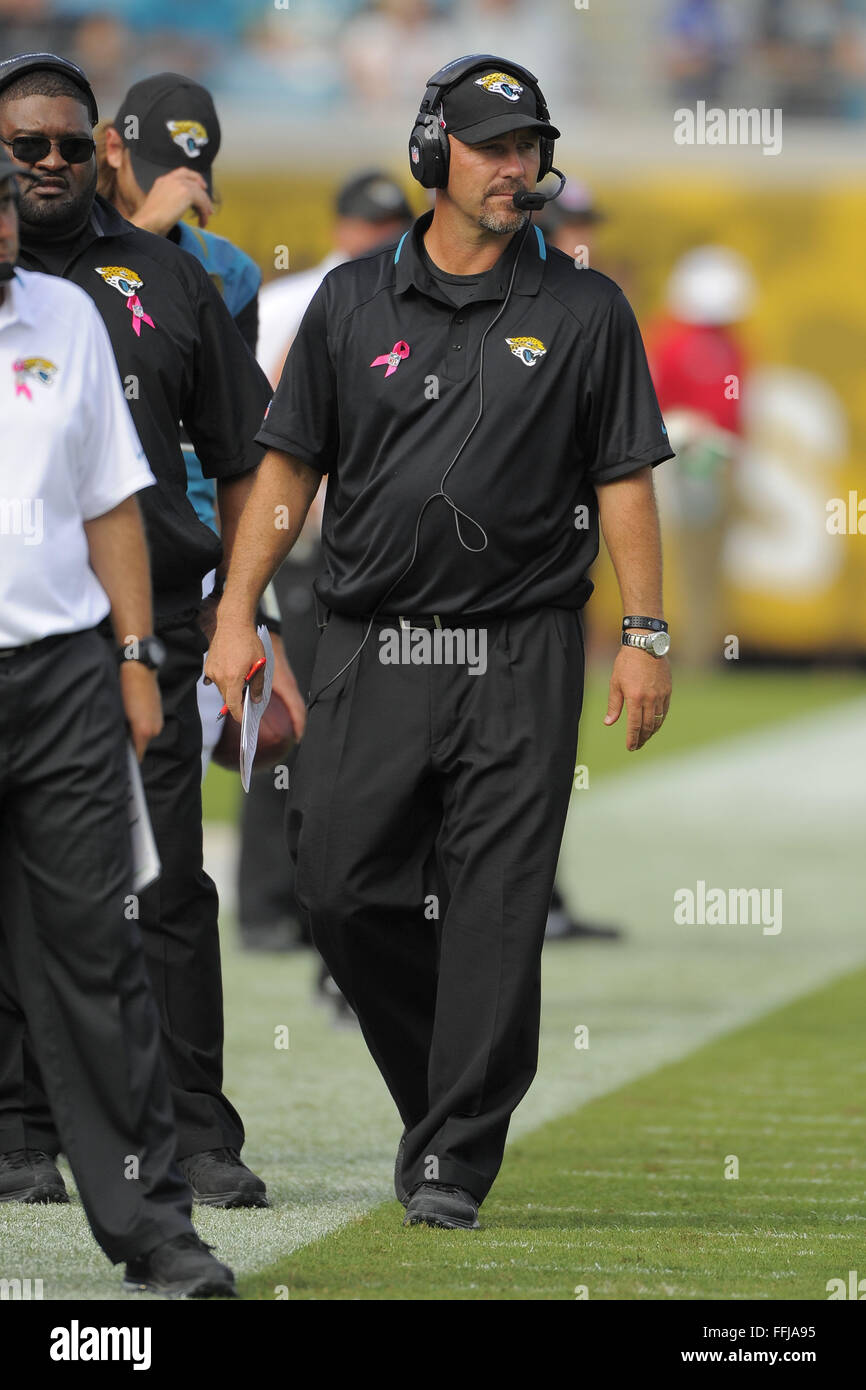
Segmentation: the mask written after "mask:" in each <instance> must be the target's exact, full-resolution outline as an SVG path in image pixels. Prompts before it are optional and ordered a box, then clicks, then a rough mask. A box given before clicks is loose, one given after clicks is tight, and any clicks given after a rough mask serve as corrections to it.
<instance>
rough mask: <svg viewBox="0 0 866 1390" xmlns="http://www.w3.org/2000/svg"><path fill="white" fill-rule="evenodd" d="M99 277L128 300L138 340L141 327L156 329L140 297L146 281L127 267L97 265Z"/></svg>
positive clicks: (96, 269)
mask: <svg viewBox="0 0 866 1390" xmlns="http://www.w3.org/2000/svg"><path fill="white" fill-rule="evenodd" d="M93 268H94V270H95V271H96V273H97V275H101V276H102V278H103V280H104V281H105V283H106V285H111V287H112V288H113V289H115V290H118V291H119V292H120V294H122V295H124V296H125V298H126V307H127V309H128V310H129V312H130V313H131V314H132V327H133V330H134V331H135V336H136V337H137V338H140V337H141V325H142V324H143V323H147V324H150V327H151V328H156V324H155V323H154V321H153V319H152V318H151V317H150V314H147V313H145V310H144V305H143V304H142V302H141V300H140V299H139V297H138V291H139V290H140V289H143V288H144V281H143V280H142V278H141V276H140V275H137V274H136V272H135V271H134V270H130V269H129V268H128V266H125V265H97V266H94V267H93Z"/></svg>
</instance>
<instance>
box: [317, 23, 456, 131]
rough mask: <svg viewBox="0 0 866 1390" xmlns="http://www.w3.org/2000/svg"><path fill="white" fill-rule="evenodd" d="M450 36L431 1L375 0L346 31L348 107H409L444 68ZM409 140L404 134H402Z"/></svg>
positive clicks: (344, 47) (417, 102)
mask: <svg viewBox="0 0 866 1390" xmlns="http://www.w3.org/2000/svg"><path fill="white" fill-rule="evenodd" d="M452 42H453V35H452V31H451V28H450V26H449V25H448V24H447V23H445V22H444V20H443V18H442V16H441V14H440V13H439V11H438V10H437V7H436V6H435V5H434V4H433V0H377V3H375V4H374V6H373V8H372V9H371V10H370V11H369V12H368V13H366V14H362V15H360V16H359V17H358V18H357V19H354V20H352V21H351V22H350V23H349V24H347V25H346V28H345V31H344V38H343V44H342V52H343V60H344V62H345V66H346V74H347V78H348V82H349V84H350V91H351V94H352V100H353V102H359V101H360V102H362V103H365V104H366V105H368V106H383V105H385V106H387V105H392V104H393V105H394V106H395V107H396V108H397V109H398V110H400V109H403V110H405V109H406V108H407V107H409V106H413V111H412V114H411V115H410V116H409V118H408V119H409V120H410V121H411V119H412V116H414V114H415V112H416V111H417V110H418V105H419V103H420V101H421V98H422V96H423V95H424V88H425V86H426V85H427V78H428V77H429V76H430V75H431V73H433V72H436V71H437V70H438V69H439V68H440V67H441V66H442V64H443V63H445V62H447V61H448V59H449V57H451V56H453V55H452V53H451V46H452ZM407 139H408V131H407Z"/></svg>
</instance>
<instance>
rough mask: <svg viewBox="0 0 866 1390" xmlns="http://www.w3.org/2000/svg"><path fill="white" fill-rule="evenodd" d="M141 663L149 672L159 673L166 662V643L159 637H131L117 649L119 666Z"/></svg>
mask: <svg viewBox="0 0 866 1390" xmlns="http://www.w3.org/2000/svg"><path fill="white" fill-rule="evenodd" d="M124 661H140V662H141V664H142V666H146V667H147V669H148V671H158V670H159V668H160V666H161V665H162V663H163V662H164V661H165V643H164V642H163V641H161V639H160V638H159V637H130V638H129V640H128V641H127V642H125V643H124V644H123V646H120V647H118V648H117V664H118V666H122V665H123V663H124Z"/></svg>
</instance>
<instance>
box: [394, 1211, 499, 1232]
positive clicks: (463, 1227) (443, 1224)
mask: <svg viewBox="0 0 866 1390" xmlns="http://www.w3.org/2000/svg"><path fill="white" fill-rule="evenodd" d="M403 1225H404V1226H434V1227H436V1228H437V1229H439V1230H442V1231H479V1230H480V1229H481V1222H480V1221H479V1220H478V1219H477V1218H476V1219H475V1220H474V1221H461V1220H460V1219H459V1217H456V1216H438V1215H437V1214H436V1213H435V1212H432V1211H431V1212H428V1213H427V1214H426V1215H425V1216H406V1217H405V1219H404V1221H403Z"/></svg>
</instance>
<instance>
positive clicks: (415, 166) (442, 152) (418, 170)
mask: <svg viewBox="0 0 866 1390" xmlns="http://www.w3.org/2000/svg"><path fill="white" fill-rule="evenodd" d="M416 153H417V156H418V157H417V159H416V157H415V156H416ZM449 155H450V148H449V145H448V136H447V135H446V134H445V132H444V130H443V129H442V127H441V126H440V124H439V114H438V112H433V111H430V112H419V115H418V120H417V121H416V122H415V128H414V130H413V131H412V134H411V135H410V137H409V168H410V170H411V171H412V177H413V178H416V179H417V180H418V182H419V183H420V184H421V187H422V188H444V187H445V185H446V184H447V182H448V163H449Z"/></svg>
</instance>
